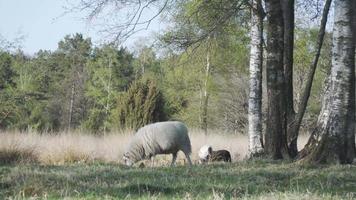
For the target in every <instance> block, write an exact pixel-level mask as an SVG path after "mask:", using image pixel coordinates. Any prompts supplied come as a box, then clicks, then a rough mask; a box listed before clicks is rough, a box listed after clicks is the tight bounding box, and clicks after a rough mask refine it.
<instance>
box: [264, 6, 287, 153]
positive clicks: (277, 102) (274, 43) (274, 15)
mask: <svg viewBox="0 0 356 200" xmlns="http://www.w3.org/2000/svg"><path fill="white" fill-rule="evenodd" d="M265 2H266V11H267V26H268V28H267V95H268V111H267V130H266V134H265V152H266V153H267V155H268V156H269V157H271V158H272V159H282V158H289V152H288V147H287V139H286V132H287V119H286V118H287V116H286V115H287V113H286V108H287V105H286V98H285V80H284V69H283V46H284V42H283V37H284V28H283V15H282V8H281V3H280V0H266V1H265Z"/></svg>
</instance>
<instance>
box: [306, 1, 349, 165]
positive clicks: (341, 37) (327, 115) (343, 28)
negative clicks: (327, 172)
mask: <svg viewBox="0 0 356 200" xmlns="http://www.w3.org/2000/svg"><path fill="white" fill-rule="evenodd" d="M354 8H355V7H354V2H353V1H352V0H336V1H335V8H334V9H335V14H334V29H333V48H332V52H333V54H332V65H331V72H330V75H329V77H328V82H327V84H326V85H325V95H324V98H323V102H322V109H321V112H320V114H319V118H318V122H317V126H316V128H315V129H314V131H313V132H312V135H311V137H310V139H309V141H308V143H307V145H306V146H305V148H304V149H303V151H302V153H301V155H300V156H301V157H302V160H301V162H304V163H351V162H353V159H354V158H355V153H356V150H355V132H354V131H355V124H354V122H355V29H354V28H355V27H353V26H354V25H353V24H352V21H353V19H354V18H353V17H354V15H355V12H356V11H355V10H354Z"/></svg>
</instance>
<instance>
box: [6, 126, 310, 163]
mask: <svg viewBox="0 0 356 200" xmlns="http://www.w3.org/2000/svg"><path fill="white" fill-rule="evenodd" d="M131 137H132V133H130V132H120V133H111V134H106V135H105V136H93V135H87V134H80V133H76V132H73V133H60V134H43V135H40V134H36V133H19V132H5V133H0V160H1V162H2V163H14V162H39V163H41V164H56V165H60V164H65V163H73V162H86V163H88V162H93V161H101V162H105V163H118V162H121V157H122V155H123V151H124V149H125V146H126V145H127V144H128V142H129V140H130V138H131ZM190 139H191V143H192V148H193V149H192V150H193V153H192V159H193V161H196V160H197V156H198V155H197V152H198V150H199V148H200V147H201V146H203V145H205V144H210V145H212V146H213V148H214V149H216V150H218V149H226V150H229V151H230V152H231V154H232V159H233V161H238V160H242V159H243V158H244V157H245V156H246V154H247V151H248V138H247V136H245V135H241V134H235V135H232V134H222V133H219V132H218V131H215V132H214V133H211V134H209V135H207V136H205V135H204V134H203V133H202V132H200V131H197V130H192V131H191V132H190ZM306 141H307V137H306V136H302V137H300V141H299V144H300V147H302V146H303V145H304V144H305V142H306ZM156 160H157V162H158V163H159V165H168V164H169V163H170V160H171V156H170V155H162V156H157V158H156ZM157 162H156V163H157ZM178 163H179V164H183V163H184V156H183V153H179V154H178Z"/></svg>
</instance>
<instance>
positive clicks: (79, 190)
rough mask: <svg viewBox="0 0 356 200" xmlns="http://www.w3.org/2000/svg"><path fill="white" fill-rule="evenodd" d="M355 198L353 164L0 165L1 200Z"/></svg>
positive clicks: (254, 162)
mask: <svg viewBox="0 0 356 200" xmlns="http://www.w3.org/2000/svg"><path fill="white" fill-rule="evenodd" d="M6 198H7V199H26V198H32V199H37V198H38V199H45V198H47V199H63V198H67V199H123V198H129V199H131V198H132V199H152V198H153V199H182V198H184V199H230V198H242V199H336V198H338V199H356V166H355V165H334V166H300V165H297V164H294V163H286V162H270V161H249V162H246V161H242V162H237V163H233V164H213V165H212V164H210V165H199V166H198V165H195V166H193V167H192V168H188V167H186V166H182V165H181V166H176V167H173V168H170V167H153V168H150V167H146V168H138V167H133V168H129V167H126V166H123V165H120V164H108V163H99V162H93V163H72V164H64V165H41V164H16V165H15V164H7V165H4V164H3V165H1V166H0V199H6Z"/></svg>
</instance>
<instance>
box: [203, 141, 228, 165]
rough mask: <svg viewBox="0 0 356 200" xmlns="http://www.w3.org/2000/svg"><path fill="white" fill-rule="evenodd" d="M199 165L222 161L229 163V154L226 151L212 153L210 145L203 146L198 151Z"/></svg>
mask: <svg viewBox="0 0 356 200" xmlns="http://www.w3.org/2000/svg"><path fill="white" fill-rule="evenodd" d="M199 158H200V163H204V162H214V161H224V162H231V155H230V152H229V151H227V150H218V151H213V148H212V147H211V146H210V145H204V146H203V147H201V148H200V150H199Z"/></svg>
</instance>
